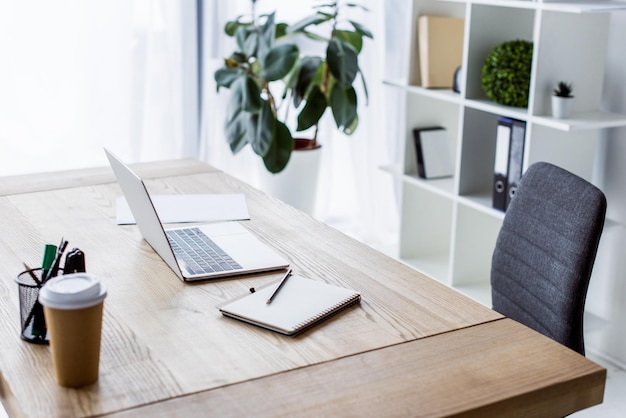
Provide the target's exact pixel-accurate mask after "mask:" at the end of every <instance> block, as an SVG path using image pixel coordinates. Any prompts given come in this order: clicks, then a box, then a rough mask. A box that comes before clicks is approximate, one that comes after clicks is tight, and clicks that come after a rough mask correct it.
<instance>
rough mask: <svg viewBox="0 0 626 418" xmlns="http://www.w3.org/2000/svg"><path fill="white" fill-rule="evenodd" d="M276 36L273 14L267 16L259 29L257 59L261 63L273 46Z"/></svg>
mask: <svg viewBox="0 0 626 418" xmlns="http://www.w3.org/2000/svg"><path fill="white" fill-rule="evenodd" d="M275 36H276V25H275V24H274V13H272V14H270V15H268V16H267V19H266V20H265V23H264V24H263V25H262V26H261V27H260V28H259V35H258V46H257V58H258V59H259V60H260V61H261V62H263V61H264V60H265V56H266V55H267V54H268V52H269V51H270V50H271V49H272V47H273V46H274V38H275Z"/></svg>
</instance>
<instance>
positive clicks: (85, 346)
mask: <svg viewBox="0 0 626 418" xmlns="http://www.w3.org/2000/svg"><path fill="white" fill-rule="evenodd" d="M106 295H107V292H106V287H105V286H104V283H102V282H101V281H100V280H99V279H98V278H97V277H95V276H93V275H90V274H87V273H76V274H66V275H62V276H58V277H55V278H53V279H50V280H49V281H48V282H46V283H45V284H44V286H43V287H42V288H41V291H40V292H39V301H40V302H41V304H42V305H43V308H44V316H45V318H46V324H47V326H48V337H49V339H50V351H51V352H52V364H53V366H54V373H55V376H56V380H57V382H58V383H59V384H60V385H62V386H68V387H80V386H85V385H88V384H90V383H94V382H95V381H96V380H98V371H99V367H100V338H101V335H102V312H103V306H104V299H105V298H106Z"/></svg>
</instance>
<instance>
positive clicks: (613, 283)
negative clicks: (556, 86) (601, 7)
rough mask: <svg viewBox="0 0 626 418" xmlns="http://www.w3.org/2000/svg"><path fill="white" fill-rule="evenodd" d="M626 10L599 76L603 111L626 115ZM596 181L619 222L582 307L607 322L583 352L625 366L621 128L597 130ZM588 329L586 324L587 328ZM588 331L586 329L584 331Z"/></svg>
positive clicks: (625, 144)
mask: <svg viewBox="0 0 626 418" xmlns="http://www.w3.org/2000/svg"><path fill="white" fill-rule="evenodd" d="M625 39H626V11H620V12H614V13H613V14H612V16H611V28H610V32H609V45H608V52H607V61H606V73H605V80H604V92H603V107H604V110H606V111H610V112H615V113H622V114H626V53H625V52H626V44H625V42H624V40H625ZM598 162H599V164H598V167H599V170H598V185H599V186H600V187H601V188H602V190H603V191H604V192H605V194H606V196H607V201H608V213H607V217H608V218H610V219H611V220H615V221H617V222H618V223H619V224H621V225H617V226H615V225H613V226H611V227H609V228H605V231H604V233H603V236H602V239H601V243H600V245H601V251H602V252H601V254H602V256H599V257H598V259H597V260H596V264H595V267H594V276H593V278H592V282H591V284H590V287H589V293H588V298H587V307H588V308H589V310H591V311H592V312H594V313H595V314H597V315H598V316H600V317H601V318H603V319H605V320H607V321H608V322H607V323H605V324H604V325H603V326H602V327H601V328H599V329H598V330H596V331H592V332H587V336H586V343H587V350H588V351H590V352H594V353H598V354H602V355H605V356H606V357H608V358H609V359H611V360H613V361H614V362H617V363H619V364H621V365H622V366H625V365H626V325H624V324H626V257H625V256H626V251H625V248H626V245H625V244H626V226H624V225H626V185H625V181H626V128H615V129H609V130H606V131H604V132H602V134H601V140H600V146H599V149H598ZM588 328H589V327H588ZM588 331H590V330H588Z"/></svg>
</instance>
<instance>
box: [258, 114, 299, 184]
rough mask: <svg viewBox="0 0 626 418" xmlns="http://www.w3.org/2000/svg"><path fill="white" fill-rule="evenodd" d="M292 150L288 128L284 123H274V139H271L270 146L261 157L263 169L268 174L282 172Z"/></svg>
mask: <svg viewBox="0 0 626 418" xmlns="http://www.w3.org/2000/svg"><path fill="white" fill-rule="evenodd" d="M292 150H293V138H292V136H291V132H289V128H287V126H285V124H284V123H282V122H280V121H276V129H274V138H273V139H272V145H271V147H270V149H269V151H268V152H267V154H265V157H263V163H264V164H265V168H267V170H268V171H269V172H270V173H278V172H280V171H282V170H283V169H284V168H285V166H287V163H288V162H289V157H290V156H291V151H292Z"/></svg>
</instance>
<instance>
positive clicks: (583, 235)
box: [491, 162, 606, 355]
mask: <svg viewBox="0 0 626 418" xmlns="http://www.w3.org/2000/svg"><path fill="white" fill-rule="evenodd" d="M605 214H606V198H605V196H604V193H602V191H601V190H600V189H598V188H597V187H595V186H594V185H592V184H591V183H589V182H587V181H586V180H583V179H582V178H580V177H578V176H576V175H574V174H572V173H570V172H568V171H566V170H563V169H561V168H559V167H556V166H554V165H552V164H548V163H543V162H541V163H535V164H533V165H531V166H530V167H529V168H528V170H526V172H525V173H524V175H523V177H522V179H521V181H520V184H519V187H518V188H517V191H516V194H515V197H514V198H513V199H512V201H511V204H510V205H509V207H508V208H507V211H506V214H505V216H504V222H503V224H502V228H501V230H500V233H499V235H498V239H497V242H496V247H495V251H494V253H493V258H492V263H491V295H492V304H493V309H494V310H496V311H498V312H500V313H502V314H503V315H505V316H507V317H509V318H511V319H514V320H516V321H518V322H521V323H522V324H524V325H526V326H528V327H530V328H533V329H534V330H536V331H538V332H540V333H542V334H544V335H546V336H548V337H550V338H552V339H554V340H556V341H558V342H560V343H561V344H563V345H565V346H567V347H569V348H571V349H572V350H575V351H577V352H579V353H581V354H583V355H584V354H585V344H584V339H583V314H584V309H585V298H586V296H587V289H588V287H589V279H590V278H591V270H592V268H593V263H594V261H595V257H596V252H597V250H598V243H599V241H600V235H601V234H602V228H603V226H604V218H605Z"/></svg>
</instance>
